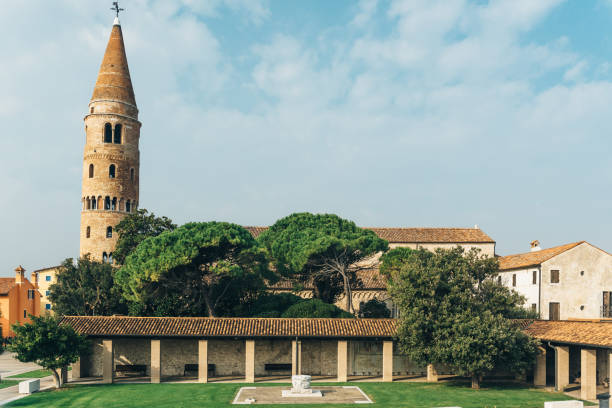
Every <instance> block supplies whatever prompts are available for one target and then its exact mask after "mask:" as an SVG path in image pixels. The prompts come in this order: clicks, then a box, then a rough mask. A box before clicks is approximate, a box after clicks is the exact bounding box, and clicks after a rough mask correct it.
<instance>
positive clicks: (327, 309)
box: [281, 299, 355, 318]
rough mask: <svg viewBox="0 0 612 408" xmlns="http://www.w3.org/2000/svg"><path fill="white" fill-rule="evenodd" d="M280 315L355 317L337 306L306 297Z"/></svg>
mask: <svg viewBox="0 0 612 408" xmlns="http://www.w3.org/2000/svg"><path fill="white" fill-rule="evenodd" d="M281 317H336V318H338V317H342V318H352V317H355V316H353V315H352V314H350V313H349V312H345V311H344V310H342V309H340V308H339V307H337V306H334V305H330V304H329V303H325V302H323V301H322V300H319V299H308V300H303V301H301V302H299V303H296V304H295V305H293V306H291V307H290V308H289V309H287V310H286V311H285V313H283V314H282V316H281Z"/></svg>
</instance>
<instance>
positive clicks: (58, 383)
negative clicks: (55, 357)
mask: <svg viewBox="0 0 612 408" xmlns="http://www.w3.org/2000/svg"><path fill="white" fill-rule="evenodd" d="M51 374H53V380H54V381H55V388H61V387H62V378H61V377H60V375H59V374H58V373H57V370H56V369H55V368H52V369H51Z"/></svg>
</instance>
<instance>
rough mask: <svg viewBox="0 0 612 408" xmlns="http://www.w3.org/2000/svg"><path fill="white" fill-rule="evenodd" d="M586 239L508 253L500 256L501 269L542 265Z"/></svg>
mask: <svg viewBox="0 0 612 408" xmlns="http://www.w3.org/2000/svg"><path fill="white" fill-rule="evenodd" d="M584 242H585V241H580V242H574V243H571V244H566V245H561V246H557V247H553V248H548V249H541V250H539V251H534V252H526V253H524V254H516V255H508V256H502V257H500V258H499V269H500V270H501V271H505V270H509V269H518V268H527V267H530V266H535V265H540V264H541V263H542V262H545V261H548V260H549V259H550V258H552V257H555V256H557V255H559V254H561V253H563V252H565V251H567V250H570V249H572V248H574V247H577V246H578V245H580V244H582V243H584Z"/></svg>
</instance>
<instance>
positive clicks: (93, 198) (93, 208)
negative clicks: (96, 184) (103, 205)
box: [91, 197, 98, 210]
mask: <svg viewBox="0 0 612 408" xmlns="http://www.w3.org/2000/svg"><path fill="white" fill-rule="evenodd" d="M97 204H98V203H97V202H96V197H91V209H92V210H95V209H96V208H98V207H97Z"/></svg>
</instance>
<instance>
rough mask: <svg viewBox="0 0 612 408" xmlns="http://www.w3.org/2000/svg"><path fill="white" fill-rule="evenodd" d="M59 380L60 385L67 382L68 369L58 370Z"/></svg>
mask: <svg viewBox="0 0 612 408" xmlns="http://www.w3.org/2000/svg"><path fill="white" fill-rule="evenodd" d="M60 379H61V380H62V385H63V384H66V383H67V382H68V367H62V368H61V369H60Z"/></svg>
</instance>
